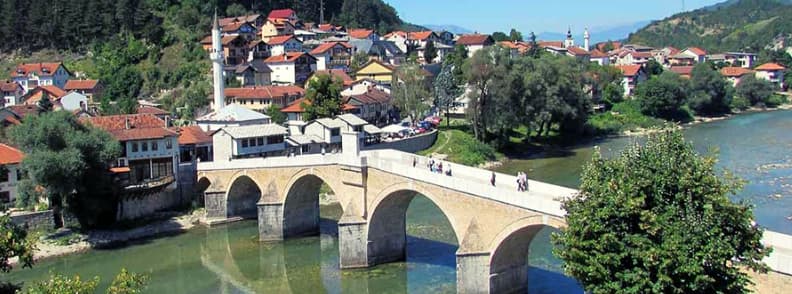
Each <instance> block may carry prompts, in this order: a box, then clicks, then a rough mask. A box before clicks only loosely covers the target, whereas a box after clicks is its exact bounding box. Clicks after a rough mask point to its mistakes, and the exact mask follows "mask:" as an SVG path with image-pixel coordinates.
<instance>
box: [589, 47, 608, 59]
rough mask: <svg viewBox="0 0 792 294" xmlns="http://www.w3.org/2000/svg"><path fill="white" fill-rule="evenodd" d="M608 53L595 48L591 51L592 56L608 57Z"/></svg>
mask: <svg viewBox="0 0 792 294" xmlns="http://www.w3.org/2000/svg"><path fill="white" fill-rule="evenodd" d="M607 57H608V54H605V53H604V52H602V51H600V50H599V49H594V50H593V51H591V58H607Z"/></svg>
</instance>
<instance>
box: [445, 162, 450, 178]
mask: <svg viewBox="0 0 792 294" xmlns="http://www.w3.org/2000/svg"><path fill="white" fill-rule="evenodd" d="M446 176H449V177H450V176H451V165H450V164H449V165H448V168H446Z"/></svg>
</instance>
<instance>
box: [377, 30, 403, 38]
mask: <svg viewBox="0 0 792 294" xmlns="http://www.w3.org/2000/svg"><path fill="white" fill-rule="evenodd" d="M407 35H408V33H407V32H405V31H393V32H390V33H387V34H386V35H385V36H383V38H385V39H388V38H390V37H394V36H398V37H402V38H405V39H406V38H407Z"/></svg>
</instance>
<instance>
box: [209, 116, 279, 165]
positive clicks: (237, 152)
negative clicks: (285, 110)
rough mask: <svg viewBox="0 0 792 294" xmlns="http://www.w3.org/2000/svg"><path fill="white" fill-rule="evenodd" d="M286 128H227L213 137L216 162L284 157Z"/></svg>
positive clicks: (264, 126) (250, 126)
mask: <svg viewBox="0 0 792 294" xmlns="http://www.w3.org/2000/svg"><path fill="white" fill-rule="evenodd" d="M288 134H289V132H288V130H287V129H286V128H285V127H282V126H280V125H276V124H265V125H247V126H238V127H225V128H222V129H220V130H219V131H217V132H216V133H215V134H214V135H213V136H212V148H213V149H214V158H215V160H228V159H233V158H250V157H266V156H280V155H284V153H285V151H286V143H285V142H286V135H288Z"/></svg>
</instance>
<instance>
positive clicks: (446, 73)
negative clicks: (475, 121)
mask: <svg viewBox="0 0 792 294" xmlns="http://www.w3.org/2000/svg"><path fill="white" fill-rule="evenodd" d="M434 93H435V106H437V107H438V108H440V109H442V110H443V112H445V115H446V126H451V117H450V115H451V110H452V109H454V103H455V102H456V98H457V97H459V96H460V95H462V93H463V91H462V88H461V87H459V82H458V81H457V80H456V79H454V65H453V64H451V63H449V62H444V63H443V67H442V68H441V69H440V74H438V75H437V78H436V79H435V81H434Z"/></svg>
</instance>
